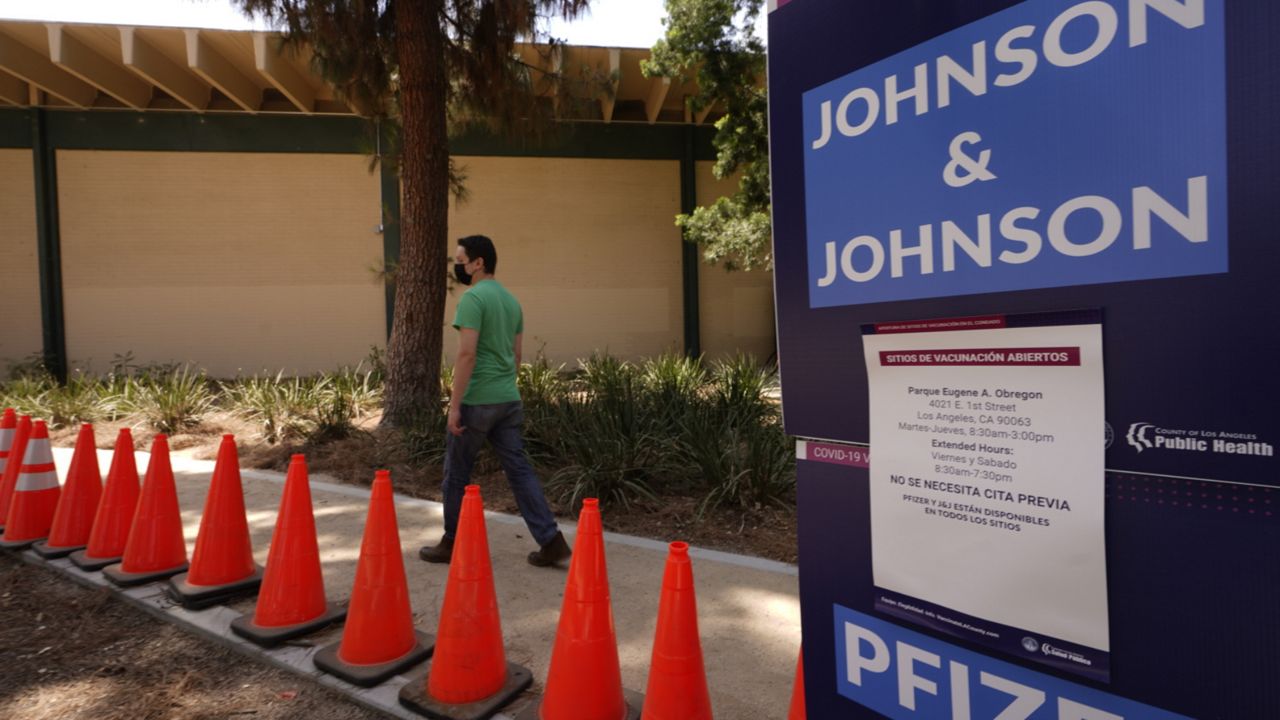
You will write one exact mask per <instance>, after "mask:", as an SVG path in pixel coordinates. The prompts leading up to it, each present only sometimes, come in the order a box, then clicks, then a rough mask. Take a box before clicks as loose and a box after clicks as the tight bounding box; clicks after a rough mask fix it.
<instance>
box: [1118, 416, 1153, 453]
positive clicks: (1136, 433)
mask: <svg viewBox="0 0 1280 720" xmlns="http://www.w3.org/2000/svg"><path fill="white" fill-rule="evenodd" d="M1153 427H1155V425H1152V424H1151V423H1145V422H1136V423H1133V424H1132V425H1130V426H1129V432H1128V434H1126V435H1125V436H1124V437H1125V439H1126V440H1128V441H1129V444H1130V445H1132V446H1134V447H1135V448H1137V449H1138V452H1142V451H1143V450H1148V449H1150V448H1152V447H1155V445H1153V444H1152V442H1151V439H1150V438H1148V437H1147V432H1148V431H1149V430H1151V428H1153Z"/></svg>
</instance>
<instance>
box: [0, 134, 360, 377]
mask: <svg viewBox="0 0 1280 720" xmlns="http://www.w3.org/2000/svg"><path fill="white" fill-rule="evenodd" d="M29 155H30V153H28V156H29ZM57 164H58V204H59V211H60V222H61V238H62V263H63V294H64V303H65V308H66V312H65V318H66V335H67V354H68V358H69V362H70V366H71V367H72V368H77V367H80V368H85V367H87V368H89V369H91V370H93V371H98V372H101V371H104V370H106V369H107V368H108V367H109V366H110V364H111V361H112V358H113V356H115V355H117V354H123V353H127V352H128V353H132V354H133V356H134V358H135V359H136V361H138V362H142V363H151V362H161V363H163V362H179V363H182V362H194V363H196V364H198V365H199V366H202V367H204V368H205V369H207V370H208V371H209V372H210V373H211V374H213V375H215V376H234V375H237V374H242V373H243V374H252V373H254V372H261V371H263V370H266V371H270V372H275V371H277V370H280V369H283V370H285V371H286V372H287V373H309V372H315V371H320V370H331V369H334V368H336V367H338V366H339V365H342V364H348V363H351V364H354V363H356V362H358V361H360V360H361V359H362V358H364V357H365V356H366V355H367V353H368V351H369V348H370V346H373V345H381V344H383V343H384V339H385V332H386V320H385V300H384V290H383V285H382V282H381V280H380V279H378V278H377V277H376V276H375V274H374V270H373V269H374V268H375V267H379V266H380V265H381V258H382V253H383V250H382V238H381V236H380V235H379V234H378V233H377V231H376V228H377V226H378V223H379V222H380V212H381V197H380V190H379V181H378V176H377V174H376V173H370V172H369V170H368V158H367V157H364V156H361V155H336V154H335V155H321V154H272V153H202V152H116V151H69V150H62V151H59V152H58V153H57ZM27 185H28V186H29V185H30V183H29V182H28V183H27ZM0 202H3V201H0ZM6 217H7V214H6ZM33 276H34V275H33Z"/></svg>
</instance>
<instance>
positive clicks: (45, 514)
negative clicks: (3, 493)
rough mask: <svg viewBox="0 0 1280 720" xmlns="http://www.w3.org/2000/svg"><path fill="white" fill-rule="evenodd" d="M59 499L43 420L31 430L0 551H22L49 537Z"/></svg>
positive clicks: (57, 485) (14, 489)
mask: <svg viewBox="0 0 1280 720" xmlns="http://www.w3.org/2000/svg"><path fill="white" fill-rule="evenodd" d="M61 495H62V486H61V485H59V484H58V470H57V469H56V468H55V467H54V466H53V448H52V447H50V446H49V428H48V427H47V426H46V425H45V424H44V421H43V420H37V421H36V422H35V424H34V425H33V426H32V427H31V439H30V440H28V441H27V447H26V448H25V450H24V452H23V456H22V467H20V468H19V469H18V482H17V483H15V484H14V486H13V498H12V499H11V500H10V501H9V516H8V519H7V520H6V521H5V524H4V538H3V539H0V548H5V549H6V550H16V549H20V548H25V547H29V546H30V545H31V544H32V543H34V542H35V541H37V540H43V539H45V538H47V537H49V528H51V527H53V513H54V512H55V511H56V510H57V509H58V498H59V497H60V496H61Z"/></svg>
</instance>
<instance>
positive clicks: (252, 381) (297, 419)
mask: <svg viewBox="0 0 1280 720" xmlns="http://www.w3.org/2000/svg"><path fill="white" fill-rule="evenodd" d="M223 395H224V397H225V400H226V402H227V404H228V405H229V408H230V409H231V410H232V412H235V413H236V414H238V415H240V416H241V417H243V418H244V419H246V420H248V421H250V422H252V423H255V424H256V425H257V426H258V428H259V431H260V432H261V433H262V437H263V439H264V440H266V441H267V442H268V443H271V444H275V443H278V442H281V441H283V440H286V439H291V438H298V437H303V436H305V435H307V434H308V433H309V432H310V431H311V421H310V418H309V416H310V413H311V410H312V408H313V407H314V406H315V404H316V401H315V399H314V398H313V397H312V385H311V383H309V382H307V381H306V380H304V379H302V378H286V377H284V374H283V372H281V373H277V374H276V375H275V376H274V377H273V376H271V375H255V376H253V377H251V378H246V379H243V380H237V381H235V382H233V383H230V384H227V385H224V386H223Z"/></svg>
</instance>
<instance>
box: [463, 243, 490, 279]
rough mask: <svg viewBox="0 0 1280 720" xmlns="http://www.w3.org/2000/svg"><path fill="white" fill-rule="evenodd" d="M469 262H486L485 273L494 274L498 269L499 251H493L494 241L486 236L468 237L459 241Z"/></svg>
mask: <svg viewBox="0 0 1280 720" xmlns="http://www.w3.org/2000/svg"><path fill="white" fill-rule="evenodd" d="M458 244H459V245H461V246H462V249H463V251H465V252H466V253H467V259H468V260H475V259H477V258H479V259H482V260H484V271H485V272H486V273H489V274H490V275H492V274H493V272H494V271H495V270H497V269H498V251H497V250H494V249H493V241H492V240H490V239H489V238H488V237H486V236H484V235H468V236H467V237H464V238H462V239H461V240H459V241H458Z"/></svg>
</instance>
